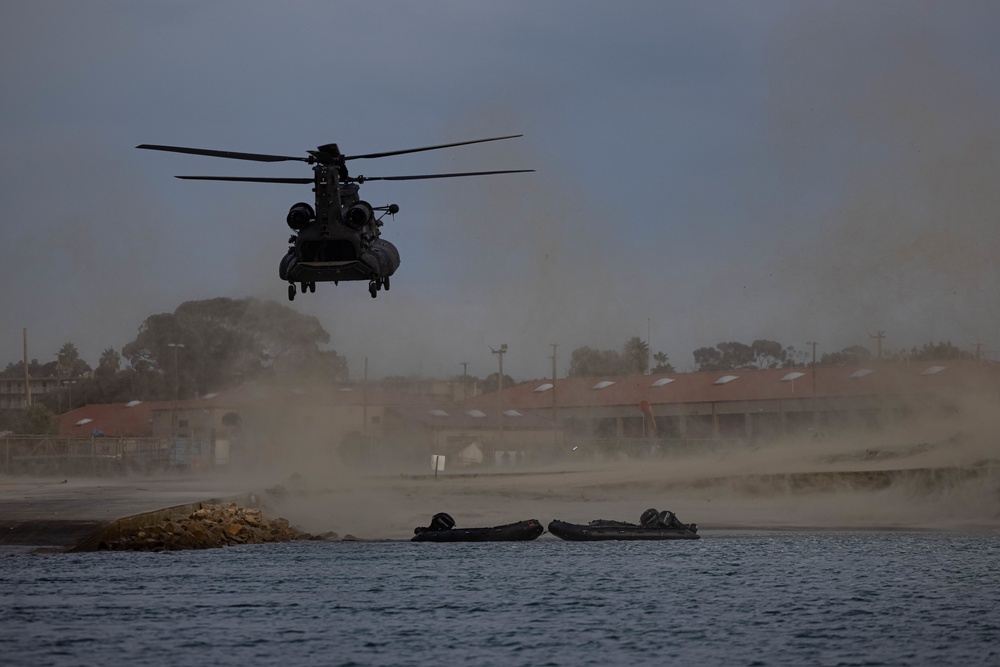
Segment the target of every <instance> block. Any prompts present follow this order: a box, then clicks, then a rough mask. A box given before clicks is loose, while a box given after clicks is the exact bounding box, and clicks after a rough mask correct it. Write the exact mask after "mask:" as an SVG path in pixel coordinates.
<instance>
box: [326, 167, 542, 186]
mask: <svg viewBox="0 0 1000 667" xmlns="http://www.w3.org/2000/svg"><path fill="white" fill-rule="evenodd" d="M531 171H534V169H503V170H501V171H463V172H459V173H456V174H420V175H418V176H360V175H359V176H353V177H351V178H349V179H347V180H349V181H355V182H357V183H364V182H365V181H421V180H425V179H428V178H458V177H460V176H489V175H491V174H524V173H527V172H531ZM310 182H311V181H310Z"/></svg>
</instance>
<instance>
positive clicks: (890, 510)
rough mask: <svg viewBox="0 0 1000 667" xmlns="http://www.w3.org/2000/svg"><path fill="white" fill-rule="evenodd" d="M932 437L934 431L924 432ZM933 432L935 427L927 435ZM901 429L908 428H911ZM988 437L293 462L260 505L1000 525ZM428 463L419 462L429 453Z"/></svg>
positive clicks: (373, 524) (738, 521)
mask: <svg viewBox="0 0 1000 667" xmlns="http://www.w3.org/2000/svg"><path fill="white" fill-rule="evenodd" d="M928 435H930V436H932V437H933V436H935V434H933V433H928ZM938 435H939V434H938ZM910 436H912V434H910ZM998 444H1000V440H997V439H987V438H985V437H981V436H975V435H972V434H962V433H951V434H948V435H947V436H946V437H940V438H939V439H934V440H915V439H913V438H912V437H907V438H906V439H905V440H900V439H899V436H896V437H893V436H883V437H879V438H875V437H869V438H867V439H866V440H865V441H864V442H862V441H859V440H857V439H855V438H841V439H832V438H819V439H810V440H808V441H788V442H783V443H775V444H773V445H769V446H763V447H756V448H741V449H715V450H705V451H701V452H696V453H687V454H684V455H675V456H670V457H665V458H655V459H647V460H623V461H603V462H597V461H579V462H572V461H571V462H569V463H567V464H565V465H561V466H558V467H550V468H531V467H525V468H518V469H509V470H510V472H500V471H498V470H496V469H490V468H487V469H481V470H479V471H473V470H467V471H449V472H446V473H444V474H441V475H439V477H438V478H437V479H435V478H434V477H433V475H432V474H430V471H427V474H424V473H421V474H416V475H414V474H410V475H407V474H372V473H363V472H361V471H357V470H350V469H344V468H340V467H334V466H330V467H326V468H324V467H323V466H312V467H310V468H308V469H302V470H296V471H293V475H292V476H290V477H289V478H288V479H287V480H286V482H285V483H284V484H283V485H282V486H284V487H285V489H287V491H288V493H287V495H285V496H284V497H275V496H274V495H273V494H264V497H265V502H266V509H268V507H269V509H270V511H271V512H277V513H279V514H280V515H281V516H285V517H287V518H288V519H289V520H291V521H292V523H293V524H294V525H296V526H297V527H299V528H301V529H303V530H307V531H310V532H317V533H318V532H325V531H331V530H332V531H336V532H338V533H340V534H341V535H343V534H345V533H350V534H353V535H355V536H357V537H359V538H363V539H365V538H367V539H408V538H409V537H410V536H412V534H413V528H414V527H415V526H418V525H426V524H427V522H428V521H429V520H430V517H431V516H432V515H433V514H435V513H436V512H448V513H449V514H451V515H452V516H453V517H454V518H455V520H456V522H457V525H458V526H460V527H473V526H485V525H498V524H503V523H510V522H513V521H518V520H522V519H529V518H535V519H539V520H540V521H542V522H543V523H546V524H547V523H548V521H549V520H551V519H555V518H558V519H563V520H566V521H572V522H579V523H586V522H587V521H590V520H591V519H597V518H602V519H619V520H628V521H637V520H638V518H639V515H640V513H641V512H642V511H643V510H644V509H646V508H648V507H655V508H656V509H659V510H665V509H666V510H671V511H673V512H675V513H676V514H677V515H678V517H679V518H680V519H681V520H682V521H684V522H686V523H690V522H695V523H697V524H698V525H699V527H700V531H701V532H702V533H703V534H704V533H707V532H710V531H712V530H733V529H776V528H782V529H793V528H794V529H799V528H802V529H809V528H814V529H828V528H829V529H832V528H841V529H843V528H847V529H851V528H854V529H875V528H881V529H953V530H954V529H958V530H970V529H971V530H988V531H996V530H1000V447H998ZM428 468H429V464H428Z"/></svg>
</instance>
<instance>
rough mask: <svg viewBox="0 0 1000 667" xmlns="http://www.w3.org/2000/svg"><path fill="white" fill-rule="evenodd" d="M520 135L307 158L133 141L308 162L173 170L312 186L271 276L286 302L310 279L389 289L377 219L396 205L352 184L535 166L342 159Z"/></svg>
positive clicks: (388, 264)
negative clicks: (373, 164) (309, 173)
mask: <svg viewBox="0 0 1000 667" xmlns="http://www.w3.org/2000/svg"><path fill="white" fill-rule="evenodd" d="M520 136H523V135H520V134H513V135H509V136H505V137H492V138H489V139H474V140H472V141H460V142H456V143H452V144H441V145H438V146H425V147H423V148H408V149H404V150H398V151H386V152H383V153H367V154H365V155H344V154H342V153H341V152H340V149H339V148H338V147H337V144H325V145H323V146H320V147H318V148H317V149H316V150H314V151H306V153H307V154H308V157H296V156H287V155H265V154H261V153H236V152H232V151H218V150H209V149H205V148H185V147H183V146H160V145H155V144H140V145H138V146H136V148H144V149H147V150H154V151H168V152H172V153H188V154H192V155H207V156H210V157H223V158H230V159H233V160H252V161H254V162H285V161H289V160H292V161H298V162H305V163H307V164H311V165H313V168H312V169H313V177H312V178H268V177H253V176H177V178H183V179H187V180H198V181H241V182H250V183H295V184H302V185H306V184H309V183H312V184H313V192H314V193H315V203H316V206H315V208H313V206H311V205H310V204H308V203H307V202H298V203H296V204H294V205H293V206H292V207H291V209H289V211H288V215H287V216H286V218H285V221H286V222H287V223H288V226H289V227H291V229H292V231H293V232H295V233H294V234H292V235H291V236H290V237H289V238H288V244H289V247H288V252H287V253H286V254H285V256H284V257H283V258H282V259H281V263H280V264H279V266H278V276H279V277H280V278H281V279H282V280H287V281H288V300H289V301H292V300H294V299H295V294H296V288H295V283H298V284H299V289H300V290H301V291H302V293H303V294H304V293H306V292H315V291H316V283H317V282H332V283H333V284H334V285H337V284H339V283H340V281H342V280H343V281H351V280H367V281H368V292H369V293H370V294H371V296H372V298H375V297H376V296H378V293H379V291H380V290H382V289H383V288H384V289H385V290H387V291H388V289H389V277H390V276H392V274H393V273H395V271H396V269H397V268H398V267H399V251H398V250H397V249H396V246H394V245H393V244H391V243H389V242H388V241H386V240H385V239H383V238H381V233H382V231H381V227H382V224H383V223H382V219H383V218H384V217H385V215H386V214H389V215H391V216H395V215H396V213H398V212H399V206H397V205H396V204H388V205H386V206H372V205H371V204H369V203H368V202H366V201H364V200H363V199H361V198H360V197H359V196H358V190H359V186H360V185H361V184H362V183H364V182H365V181H411V180H423V179H430V178H457V177H460V176H489V175H492V174H518V173H524V172H531V171H534V169H504V170H500V171H467V172H459V173H453V174H419V175H415V176H362V175H358V176H351V175H350V174H349V173H348V171H347V166H346V162H347V161H348V160H367V159H373V158H380V157H388V156H390V155H403V154H405V153H419V152H423V151H433V150H438V149H441V148H452V147H454V146H466V145H469V144H480V143H484V142H487V141H500V140H503V139H514V138H516V137H520Z"/></svg>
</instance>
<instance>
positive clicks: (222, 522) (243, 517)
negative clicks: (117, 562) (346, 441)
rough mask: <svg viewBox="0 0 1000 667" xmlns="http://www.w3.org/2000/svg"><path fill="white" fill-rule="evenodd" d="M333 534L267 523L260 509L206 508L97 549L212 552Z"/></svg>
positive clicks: (325, 537) (334, 536) (333, 535)
mask: <svg viewBox="0 0 1000 667" xmlns="http://www.w3.org/2000/svg"><path fill="white" fill-rule="evenodd" d="M337 537H338V536H337V534H336V533H332V532H330V533H324V534H322V535H312V534H310V533H304V532H302V531H299V530H297V529H295V528H293V527H292V526H290V525H289V523H288V520H287V519H282V518H278V519H273V520H269V519H267V518H265V517H264V515H263V514H262V513H261V511H260V510H259V509H255V508H245V507H239V506H237V505H236V504H235V503H230V504H228V505H205V506H203V507H202V508H201V509H198V510H195V511H194V512H192V513H191V514H190V515H188V516H183V515H177V516H173V517H170V518H169V519H166V520H164V521H162V522H160V523H158V524H154V525H150V526H144V527H142V528H139V529H136V530H135V531H132V532H130V533H128V534H122V535H121V536H120V537H118V538H117V539H110V540H105V541H103V542H101V543H100V545H99V546H98V549H105V550H114V551H179V550H182V549H214V548H217V547H225V546H231V545H235V544H263V543H265V542H290V541H292V540H335V539H337Z"/></svg>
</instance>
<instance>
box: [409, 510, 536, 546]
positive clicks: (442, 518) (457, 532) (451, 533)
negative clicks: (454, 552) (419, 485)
mask: <svg viewBox="0 0 1000 667" xmlns="http://www.w3.org/2000/svg"><path fill="white" fill-rule="evenodd" d="M544 532H545V529H544V528H543V527H542V524H541V522H540V521H538V519H528V520H527V521H518V522H517V523H508V524H507V525H504V526H493V527H491V528H455V520H454V519H452V518H451V516H450V515H448V514H445V513H444V512H440V513H438V514H435V515H434V517H433V518H432V519H431V525H429V526H427V527H426V528H423V527H419V528H414V529H413V533H414V535H413V538H412V539H411V540H410V541H411V542H526V541H528V540H533V539H535V538H536V537H538V536H539V535H541V534H542V533H544Z"/></svg>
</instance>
